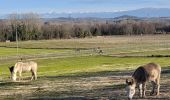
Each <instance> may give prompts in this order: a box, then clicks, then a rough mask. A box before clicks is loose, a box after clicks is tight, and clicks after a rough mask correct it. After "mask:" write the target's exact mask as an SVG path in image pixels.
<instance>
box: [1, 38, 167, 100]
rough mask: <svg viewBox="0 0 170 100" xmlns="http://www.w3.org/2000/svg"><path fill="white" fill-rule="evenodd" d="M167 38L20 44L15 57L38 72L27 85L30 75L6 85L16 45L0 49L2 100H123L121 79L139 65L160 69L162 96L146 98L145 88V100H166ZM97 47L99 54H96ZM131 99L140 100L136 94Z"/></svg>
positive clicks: (123, 86) (12, 43) (122, 82)
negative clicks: (34, 64)
mask: <svg viewBox="0 0 170 100" xmlns="http://www.w3.org/2000/svg"><path fill="white" fill-rule="evenodd" d="M169 38H170V35H155V36H115V37H96V38H86V39H68V40H39V41H23V42H21V41H20V42H19V47H20V48H19V57H24V61H27V60H33V61H36V62H37V63H38V67H39V70H38V80H36V81H28V80H29V78H30V73H25V74H24V75H23V77H24V80H23V81H22V82H12V81H10V79H9V76H10V72H9V70H8V67H9V66H12V65H14V64H15V62H16V61H17V57H16V55H17V54H16V48H15V47H16V43H15V42H11V43H0V46H1V47H0V56H1V59H0V97H1V99H16V100H18V99H32V100H39V99H59V100H89V99H91V100H122V99H126V93H125V79H126V78H128V77H129V76H130V75H131V74H132V72H133V71H134V70H135V69H136V68H137V67H138V66H139V65H143V64H146V63H149V62H155V63H159V64H160V65H161V66H162V67H163V68H162V69H163V71H162V76H161V88H160V96H158V97H152V96H149V91H150V90H151V89H150V88H149V87H148V88H147V92H146V95H147V96H148V97H147V98H146V99H145V100H147V99H149V100H151V99H157V100H159V99H163V100H169V99H170V93H169V89H170V88H169V87H170V86H169V84H170V79H169V77H170V70H169V68H170V67H169V66H170V58H169V57H167V56H169V55H170V54H169V52H170V39H169ZM98 47H100V49H101V50H103V53H102V54H98V53H97V51H96V50H94V49H96V48H98ZM77 49H80V50H79V51H77ZM25 55H27V56H25ZM44 55H45V56H44ZM160 55H161V57H160ZM158 56H159V57H158ZM148 86H150V84H148ZM137 93H138V92H137ZM135 99H139V98H138V94H136V95H135Z"/></svg>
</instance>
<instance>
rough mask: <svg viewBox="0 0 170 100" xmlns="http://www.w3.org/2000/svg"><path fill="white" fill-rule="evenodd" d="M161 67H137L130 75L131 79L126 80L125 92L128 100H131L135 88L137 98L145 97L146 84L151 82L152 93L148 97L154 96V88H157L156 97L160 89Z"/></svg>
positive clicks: (153, 64)
mask: <svg viewBox="0 0 170 100" xmlns="http://www.w3.org/2000/svg"><path fill="white" fill-rule="evenodd" d="M160 75H161V67H160V65H158V64H155V63H149V64H146V65H143V66H140V67H138V68H137V69H136V70H135V72H134V73H133V75H132V78H131V79H126V84H127V87H126V90H127V95H128V98H129V99H132V98H133V96H134V94H135V87H136V86H137V87H138V88H139V96H140V97H143V98H144V97H145V88H146V82H147V81H151V82H152V87H153V88H152V91H151V93H150V95H153V94H154V90H155V87H157V95H159V88H160V82H159V81H160Z"/></svg>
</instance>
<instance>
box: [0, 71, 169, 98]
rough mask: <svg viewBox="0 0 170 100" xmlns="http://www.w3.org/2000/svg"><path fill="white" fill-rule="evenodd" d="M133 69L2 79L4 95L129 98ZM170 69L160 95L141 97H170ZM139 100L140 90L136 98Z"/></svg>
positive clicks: (0, 86) (166, 73)
mask: <svg viewBox="0 0 170 100" xmlns="http://www.w3.org/2000/svg"><path fill="white" fill-rule="evenodd" d="M130 73H131V71H130V72H129V71H124V72H122V71H121V72H119V71H113V72H111V71H110V72H109V73H108V72H98V73H96V72H95V73H90V74H89V73H82V74H81V75H74V76H53V77H48V76H46V77H45V76H44V77H39V79H38V80H37V81H32V82H31V81H28V82H16V83H14V82H5V81H3V82H1V83H0V90H1V92H0V96H1V99H17V100H18V99H24V100H26V99H32V100H42V99H43V100H46V99H49V100H126V99H127V98H126V92H125V79H126V78H127V77H129V75H130ZM169 76H170V73H169V70H164V71H163V73H162V76H161V88H160V96H149V92H150V90H151V87H150V84H149V83H148V84H147V91H146V95H147V97H146V98H145V99H141V100H152V99H154V100H170V92H169V90H170V79H169ZM135 99H137V100H140V98H139V97H138V92H137V93H136V94H135V97H134V100H135Z"/></svg>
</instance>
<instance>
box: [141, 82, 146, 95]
mask: <svg viewBox="0 0 170 100" xmlns="http://www.w3.org/2000/svg"><path fill="white" fill-rule="evenodd" d="M145 90H146V83H145V82H144V83H143V84H142V97H143V98H145V97H146V95H145Z"/></svg>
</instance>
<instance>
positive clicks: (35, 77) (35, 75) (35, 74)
mask: <svg viewBox="0 0 170 100" xmlns="http://www.w3.org/2000/svg"><path fill="white" fill-rule="evenodd" d="M34 80H37V73H36V72H34Z"/></svg>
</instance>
